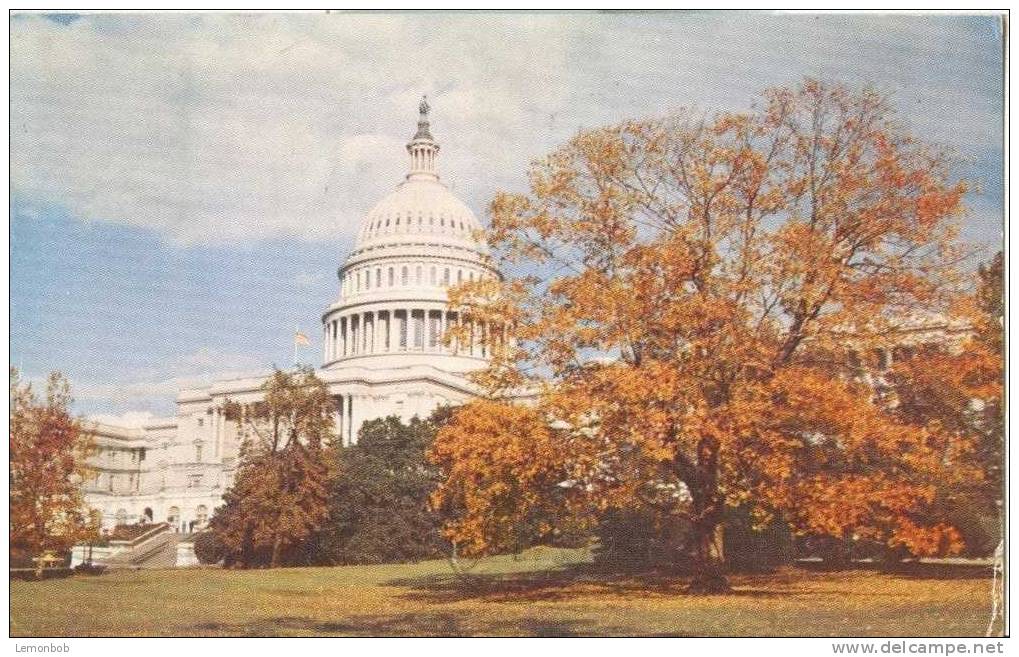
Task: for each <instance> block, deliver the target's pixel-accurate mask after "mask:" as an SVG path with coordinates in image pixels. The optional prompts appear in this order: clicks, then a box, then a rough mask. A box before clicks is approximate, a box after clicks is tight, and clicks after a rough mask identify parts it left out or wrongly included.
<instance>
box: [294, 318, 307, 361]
mask: <svg viewBox="0 0 1019 657" xmlns="http://www.w3.org/2000/svg"><path fill="white" fill-rule="evenodd" d="M310 344H311V340H309V339H308V336H306V335H305V334H303V333H301V327H300V326H295V327H294V365H295V366H296V365H297V347H299V346H303V347H307V346H308V345H310Z"/></svg>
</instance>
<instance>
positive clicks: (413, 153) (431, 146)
mask: <svg viewBox="0 0 1019 657" xmlns="http://www.w3.org/2000/svg"><path fill="white" fill-rule="evenodd" d="M430 109H431V108H430V107H429V105H428V96H422V97H421V102H420V103H419V104H418V130H417V132H416V133H414V137H413V138H411V140H410V143H409V144H407V152H408V153H410V173H408V174H407V180H438V179H439V174H438V173H436V172H435V156H436V154H437V153H438V152H439V144H438V142H436V141H435V138H434V137H432V133H431V126H430V125H429V123H428V111H429V110H430Z"/></svg>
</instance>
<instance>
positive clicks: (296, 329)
mask: <svg viewBox="0 0 1019 657" xmlns="http://www.w3.org/2000/svg"><path fill="white" fill-rule="evenodd" d="M300 332H301V326H300V325H299V324H294V369H297V334H298V333H300Z"/></svg>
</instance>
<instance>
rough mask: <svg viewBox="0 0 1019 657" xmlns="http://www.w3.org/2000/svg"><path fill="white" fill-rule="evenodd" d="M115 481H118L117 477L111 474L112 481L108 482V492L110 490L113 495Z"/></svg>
mask: <svg viewBox="0 0 1019 657" xmlns="http://www.w3.org/2000/svg"><path fill="white" fill-rule="evenodd" d="M114 479H116V476H115V475H113V474H112V473H111V474H110V479H109V480H108V481H107V482H106V487H107V489H108V490H109V491H110V492H111V493H112V492H113V483H114V482H113V480H114Z"/></svg>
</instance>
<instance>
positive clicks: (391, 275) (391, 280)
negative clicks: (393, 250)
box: [389, 267, 395, 287]
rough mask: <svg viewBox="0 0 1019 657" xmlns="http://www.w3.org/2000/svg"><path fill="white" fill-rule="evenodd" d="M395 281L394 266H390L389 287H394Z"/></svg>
mask: <svg viewBox="0 0 1019 657" xmlns="http://www.w3.org/2000/svg"><path fill="white" fill-rule="evenodd" d="M394 283H395V281H394V280H393V268H392V267H390V268H389V287H393V284H394Z"/></svg>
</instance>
